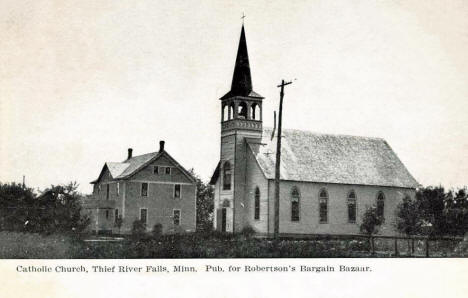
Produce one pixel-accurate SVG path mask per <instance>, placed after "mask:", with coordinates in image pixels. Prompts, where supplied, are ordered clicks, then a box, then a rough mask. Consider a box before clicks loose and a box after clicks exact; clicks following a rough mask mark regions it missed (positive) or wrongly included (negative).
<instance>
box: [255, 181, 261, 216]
mask: <svg viewBox="0 0 468 298" xmlns="http://www.w3.org/2000/svg"><path fill="white" fill-rule="evenodd" d="M254 203H255V208H254V219H256V220H258V219H260V189H259V188H258V186H257V187H256V188H255V202H254Z"/></svg>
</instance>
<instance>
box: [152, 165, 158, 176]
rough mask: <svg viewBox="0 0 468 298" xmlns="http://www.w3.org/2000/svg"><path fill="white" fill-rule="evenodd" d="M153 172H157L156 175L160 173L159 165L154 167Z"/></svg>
mask: <svg viewBox="0 0 468 298" xmlns="http://www.w3.org/2000/svg"><path fill="white" fill-rule="evenodd" d="M153 174H156V175H158V174H159V167H158V166H154V167H153Z"/></svg>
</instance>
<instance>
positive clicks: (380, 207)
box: [377, 191, 385, 218]
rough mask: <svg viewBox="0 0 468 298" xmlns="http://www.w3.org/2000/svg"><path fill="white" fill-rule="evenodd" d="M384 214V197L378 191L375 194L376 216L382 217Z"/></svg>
mask: <svg viewBox="0 0 468 298" xmlns="http://www.w3.org/2000/svg"><path fill="white" fill-rule="evenodd" d="M384 214H385V196H384V194H383V192H381V191H379V193H378V194H377V216H380V217H382V218H383V217H384Z"/></svg>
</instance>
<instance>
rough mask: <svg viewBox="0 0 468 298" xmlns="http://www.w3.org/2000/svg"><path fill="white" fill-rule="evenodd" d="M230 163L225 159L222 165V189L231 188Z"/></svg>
mask: <svg viewBox="0 0 468 298" xmlns="http://www.w3.org/2000/svg"><path fill="white" fill-rule="evenodd" d="M231 176H232V173H231V164H230V163H229V161H226V162H225V163H224V165H223V190H230V189H231Z"/></svg>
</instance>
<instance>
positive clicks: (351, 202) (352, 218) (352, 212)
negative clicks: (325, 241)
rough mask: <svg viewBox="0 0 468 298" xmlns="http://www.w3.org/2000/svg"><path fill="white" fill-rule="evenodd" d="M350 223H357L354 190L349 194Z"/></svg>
mask: <svg viewBox="0 0 468 298" xmlns="http://www.w3.org/2000/svg"><path fill="white" fill-rule="evenodd" d="M347 203H348V222H349V223H355V222H356V193H355V192H354V191H353V190H352V191H350V192H349V194H348V202H347Z"/></svg>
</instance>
